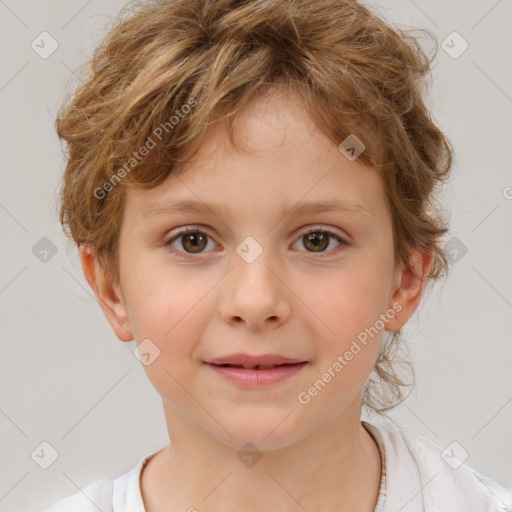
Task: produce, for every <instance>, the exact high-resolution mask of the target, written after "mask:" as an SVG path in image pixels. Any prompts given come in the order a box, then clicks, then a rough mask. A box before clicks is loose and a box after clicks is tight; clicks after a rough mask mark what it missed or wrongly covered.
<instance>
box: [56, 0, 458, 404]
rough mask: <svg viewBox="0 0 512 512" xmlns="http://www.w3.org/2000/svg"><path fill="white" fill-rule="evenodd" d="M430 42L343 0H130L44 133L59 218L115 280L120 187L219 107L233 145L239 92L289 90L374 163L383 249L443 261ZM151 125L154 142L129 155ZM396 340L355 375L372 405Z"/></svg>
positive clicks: (190, 143)
mask: <svg viewBox="0 0 512 512" xmlns="http://www.w3.org/2000/svg"><path fill="white" fill-rule="evenodd" d="M421 34H424V35H427V36H428V37H429V38H430V39H433V40H434V41H435V37H434V36H433V35H432V34H431V33H430V32H428V31H426V30H421ZM436 43H437V42H436ZM436 53H437V44H435V45H434V51H433V55H432V56H430V57H429V56H428V55H427V53H426V52H425V50H423V48H422V46H421V45H420V43H419V40H418V38H417V37H415V36H413V35H412V31H408V30H404V29H400V28H398V27H392V26H391V25H390V24H389V23H387V22H385V21H384V20H383V19H382V18H381V17H380V16H378V15H376V14H374V13H373V12H372V11H371V10H369V9H368V8H367V7H364V6H363V5H361V4H360V3H358V2H356V1H354V0H279V1H276V0H251V1H237V0H164V1H148V2H143V3H139V4H131V5H129V6H127V7H125V8H124V9H123V10H122V12H121V14H120V16H119V18H118V19H117V20H116V22H115V24H114V26H113V27H112V28H111V29H110V31H109V33H108V34H107V36H106V37H105V38H104V40H103V41H102V42H101V43H100V45H99V46H98V47H97V48H96V50H95V51H94V54H93V57H92V59H91V61H90V62H89V63H87V66H86V71H85V73H84V74H83V77H82V82H81V83H80V84H78V86H77V87H76V88H75V89H74V91H73V92H72V93H71V94H70V95H69V97H68V98H67V99H66V101H65V102H64V104H63V105H62V106H61V109H60V111H59V113H58V117H57V120H56V129H57V133H58V135H59V137H60V139H61V140H62V141H64V142H65V143H66V146H67V148H66V149H67V166H66V170H65V173H64V176H63V182H62V187H61V190H60V197H59V199H60V221H61V223H62V225H63V227H64V231H65V233H66V234H67V235H68V236H69V237H70V238H71V239H72V240H73V241H74V242H75V243H76V244H77V246H78V247H80V246H82V245H87V246H89V247H90V248H92V249H93V251H94V253H95V255H96V257H97V258H98V261H99V262H100V263H101V264H102V266H103V267H104V269H105V271H106V272H107V274H108V275H109V277H110V278H111V279H112V281H113V283H116V284H117V283H118V282H119V267H118V265H117V262H118V242H119V231H120V226H121V221H122V217H123V206H124V198H125V192H126V188H127V187H144V188H151V187H156V186H157V185H159V184H161V183H162V182H163V181H164V180H165V179H166V178H168V177H169V175H170V174H171V173H173V172H176V170H177V169H178V167H179V166H181V165H182V164H183V163H184V162H186V161H187V159H189V158H190V157H191V156H192V155H193V154H194V152H195V151H196V150H197V149H198V147H199V146H200V145H201V141H202V140H203V137H204V135H205V132H206V130H207V129H208V127H209V126H210V125H211V124H212V123H214V122H216V121H218V120H221V119H224V120H226V121H227V128H228V133H229V137H230V139H231V141H232V142H233V143H234V144H235V145H236V143H235V140H234V138H233V125H234V122H235V120H236V118H237V116H238V115H239V114H240V112H241V110H242V109H243V108H244V106H245V105H246V104H247V103H248V102H249V101H250V100H251V99H253V98H255V96H256V95H257V94H259V93H261V92H262V91H264V90H267V89H275V90H277V89H280V90H282V91H284V92H285V93H286V92H293V93H295V94H299V95H300V97H301V98H302V99H303V102H304V106H305V108H306V109H307V111H308V112H309V114H310V115H311V116H312V117H313V119H314V120H315V121H316V122H317V124H318V126H319V128H320V129H321V130H322V131H323V133H324V134H325V135H326V136H327V137H329V138H330V139H331V140H332V141H333V142H334V143H336V144H337V145H338V144H340V142H341V141H343V140H344V139H345V138H346V137H347V136H348V135H350V134H354V135H356V136H357V137H358V138H359V139H360V140H361V141H363V143H364V144H365V146H366V149H365V151H364V152H363V153H362V154H361V155H360V156H359V157H358V158H359V161H360V162H362V163H364V164H367V165H370V166H372V167H374V168H375V169H376V171H377V172H378V173H380V175H381V176H382V179H383V183H384V188H385V192H386V196H387V199H388V204H389V207H390V210H391V213H392V219H393V239H394V248H395V260H396V262H403V263H404V264H405V265H406V266H407V267H408V268H410V269H412V267H411V264H410V250H411V248H413V247H416V248H417V247H420V248H422V249H424V250H428V251H431V252H432V254H433V259H434V262H433V265H432V269H431V272H430V275H429V276H428V279H429V282H434V281H435V280H436V279H438V278H439V277H441V276H442V275H446V274H447V270H448V266H449V260H448V258H447V255H446V253H445V252H444V250H443V247H442V245H441V238H442V236H443V235H444V234H445V233H446V232H447V231H448V228H447V226H446V225H445V221H444V220H443V219H442V218H438V214H436V208H435V190H436V188H437V185H439V184H441V182H444V181H446V179H447V178H448V175H449V172H450V169H451V166H452V158H453V151H452V148H451V145H450V142H449V141H448V140H447V138H446V137H445V135H444V134H443V133H442V132H441V131H440V129H439V128H438V127H437V126H436V124H435V123H434V122H433V120H432V117H431V114H430V112H429V110H428V108H427V106H426V104H425V101H424V98H423V95H424V92H425V89H426V87H425V86H426V85H427V83H426V82H427V78H428V77H429V76H430V75H429V73H430V67H431V63H432V61H433V59H434V58H435V55H436ZM184 105H189V106H190V105H194V108H188V107H187V109H185V107H184ZM173 116H174V118H175V119H178V118H179V122H177V123H175V122H171V121H170V120H171V118H173ZM165 123H167V124H165ZM162 126H166V127H167V128H166V129H165V130H162V129H161V128H160V131H161V132H162V134H161V135H162V136H161V137H160V138H159V140H158V141H157V142H158V143H157V144H156V145H155V147H152V148H151V150H150V151H149V152H147V154H146V155H145V156H144V158H140V160H139V159H137V160H134V151H137V150H138V149H139V148H142V147H143V146H145V145H146V146H147V145H148V140H149V138H152V139H153V141H154V138H155V137H154V133H155V130H158V128H159V127H162ZM157 133H160V132H157ZM152 134H153V136H152ZM237 147H239V146H238V145H237ZM127 162H131V163H130V166H129V167H127ZM123 168H124V170H125V172H122V169H123ZM108 183H110V185H108ZM400 342H401V332H400V331H398V332H395V333H392V335H390V336H389V337H388V338H387V339H386V340H385V341H384V343H383V345H382V349H381V351H380V354H379V358H378V361H377V364H376V367H375V369H374V371H373V372H372V376H371V377H370V379H369V381H368V383H367V386H366V387H365V391H364V400H363V402H364V403H365V404H366V405H368V406H370V407H371V408H372V409H373V410H375V411H377V412H382V411H385V410H387V409H390V408H391V407H393V406H394V405H396V404H397V403H399V402H400V401H402V400H403V398H404V393H403V388H404V387H406V386H407V385H409V384H412V383H407V382H406V381H405V379H403V378H402V377H401V376H400V372H399V371H398V368H399V362H400V361H401V358H400V357H399V356H398V351H399V349H400V346H401V345H402V343H400Z"/></svg>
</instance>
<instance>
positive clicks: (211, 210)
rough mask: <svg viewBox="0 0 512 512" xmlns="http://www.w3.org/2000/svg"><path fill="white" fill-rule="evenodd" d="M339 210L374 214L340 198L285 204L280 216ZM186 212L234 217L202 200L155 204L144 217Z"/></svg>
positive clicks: (218, 206) (367, 215)
mask: <svg viewBox="0 0 512 512" xmlns="http://www.w3.org/2000/svg"><path fill="white" fill-rule="evenodd" d="M331 211H337V212H341V213H344V214H346V215H350V216H354V217H361V218H362V219H366V220H370V219H371V218H372V217H373V215H372V212H371V210H370V209H369V208H368V207H367V206H365V205H364V204H362V203H359V202H356V201H353V200H345V201H341V200H339V199H330V200H323V201H311V202H303V203H300V202H299V203H298V204H296V205H295V206H292V207H290V206H285V207H283V208H281V210H280V212H279V218H282V217H284V216H286V215H288V214H293V215H304V214H313V213H322V212H331ZM185 213H195V214H199V213H207V214H211V215H215V216H217V217H222V216H225V217H227V218H230V219H231V218H233V215H232V214H231V211H230V210H229V209H227V208H226V207H225V206H224V205H215V204H208V203H204V202H201V201H190V200H188V201H180V202H175V203H172V202H171V203H164V204H161V205H157V206H154V207H153V208H151V209H149V210H148V211H146V212H145V213H144V214H143V218H144V219H147V218H149V217H154V216H156V215H172V214H176V215H179V214H185Z"/></svg>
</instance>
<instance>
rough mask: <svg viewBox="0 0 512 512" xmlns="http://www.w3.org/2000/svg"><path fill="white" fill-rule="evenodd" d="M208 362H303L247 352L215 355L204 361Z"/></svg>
mask: <svg viewBox="0 0 512 512" xmlns="http://www.w3.org/2000/svg"><path fill="white" fill-rule="evenodd" d="M206 362H207V363H209V364H215V365H221V364H233V365H235V364H237V365H243V366H258V365H261V366H265V365H279V364H295V363H304V362H306V361H304V360H303V359H293V358H290V357H285V356H281V355H279V354H262V355H260V356H251V355H249V354H230V355H227V356H222V357H216V358H215V359H210V360H209V361H206Z"/></svg>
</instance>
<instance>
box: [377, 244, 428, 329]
mask: <svg viewBox="0 0 512 512" xmlns="http://www.w3.org/2000/svg"><path fill="white" fill-rule="evenodd" d="M432 263H433V257H432V251H431V250H428V249H419V248H414V249H412V250H411V265H412V267H413V270H412V271H411V270H409V269H408V268H407V267H406V266H405V265H404V264H403V263H401V264H400V266H399V267H398V270H397V272H396V275H395V280H394V283H393V292H392V296H391V299H390V304H389V307H390V308H391V309H393V310H395V311H396V315H395V316H394V318H392V319H391V320H390V321H389V322H387V323H386V330H387V331H390V332H393V331H398V329H400V328H401V327H403V326H404V325H405V324H406V323H407V321H408V320H409V318H411V316H412V315H413V313H414V312H415V311H416V308H417V307H418V305H419V303H420V301H421V297H422V296H423V291H424V290H425V286H426V284H427V278H428V275H429V273H430V269H431V268H432ZM397 303H398V304H400V306H401V309H400V308H399V306H398V304H397ZM393 304H395V307H392V305H393Z"/></svg>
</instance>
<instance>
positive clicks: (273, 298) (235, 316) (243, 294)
mask: <svg viewBox="0 0 512 512" xmlns="http://www.w3.org/2000/svg"><path fill="white" fill-rule="evenodd" d="M233 260H234V268H233V269H232V271H231V272H230V273H229V276H228V278H227V280H226V282H225V289H224V292H223V293H224V297H223V300H222V301H221V316H222V318H223V319H224V321H226V322H227V323H230V324H232V325H233V326H237V325H242V324H245V326H246V327H247V328H249V329H251V330H258V329H275V328H277V327H279V326H280V325H281V324H283V323H284V322H286V320H287V319H288V317H289V315H290V310H291V308H290V303H289V295H290V293H289V291H288V288H287V287H286V286H285V284H283V283H284V282H285V279H283V278H284V276H283V275H282V274H283V271H282V269H281V267H280V266H279V265H278V264H277V263H276V258H275V257H273V256H272V254H270V251H263V252H262V253H261V254H260V255H259V256H258V257H257V258H256V259H255V260H254V261H252V262H249V261H251V260H250V259H248V260H246V259H244V258H243V257H241V256H239V255H238V254H237V253H235V254H234V258H233ZM280 274H281V275H280Z"/></svg>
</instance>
